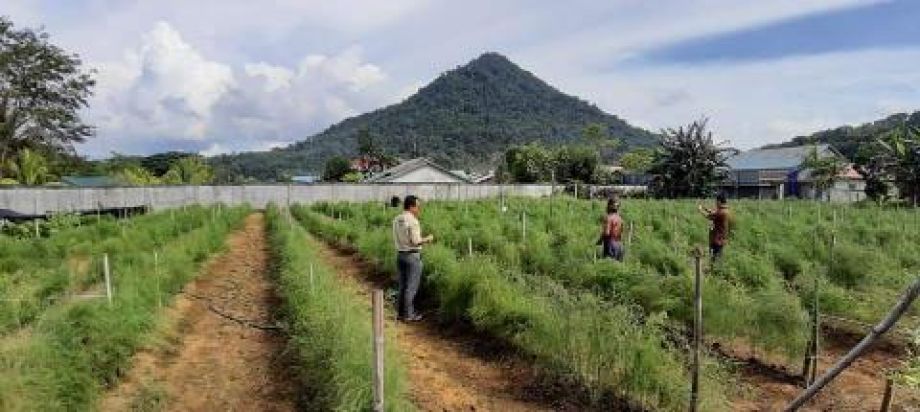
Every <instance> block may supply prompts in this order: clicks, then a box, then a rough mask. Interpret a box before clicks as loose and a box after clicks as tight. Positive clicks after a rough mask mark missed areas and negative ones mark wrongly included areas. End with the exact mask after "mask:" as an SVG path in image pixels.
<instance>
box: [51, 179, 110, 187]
mask: <svg viewBox="0 0 920 412" xmlns="http://www.w3.org/2000/svg"><path fill="white" fill-rule="evenodd" d="M61 182H63V183H64V184H66V185H68V186H76V187H114V186H120V185H121V182H119V181H118V180H117V179H115V178H112V177H110V176H63V177H61Z"/></svg>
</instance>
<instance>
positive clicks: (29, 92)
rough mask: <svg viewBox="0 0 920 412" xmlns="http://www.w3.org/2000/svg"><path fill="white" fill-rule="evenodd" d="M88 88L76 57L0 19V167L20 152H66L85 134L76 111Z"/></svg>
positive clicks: (88, 128)
mask: <svg viewBox="0 0 920 412" xmlns="http://www.w3.org/2000/svg"><path fill="white" fill-rule="evenodd" d="M94 85H95V81H94V80H93V77H92V73H90V72H88V71H85V70H83V68H82V61H81V60H80V58H79V57H78V56H77V55H76V54H72V53H68V52H66V51H65V50H63V49H62V48H60V47H58V46H56V45H54V44H52V43H51V42H50V40H49V36H48V34H47V33H45V32H43V31H41V30H33V29H29V28H25V29H17V28H15V27H14V25H13V22H12V21H11V20H9V19H8V18H6V17H2V16H0V166H2V165H5V164H8V161H9V158H10V157H11V156H13V155H14V154H15V153H23V152H21V151H22V150H23V149H33V150H34V149H45V150H50V151H54V152H67V153H70V152H72V151H73V144H74V143H79V142H83V141H84V140H85V139H86V138H87V137H89V136H91V135H92V134H93V128H92V126H90V125H88V124H86V123H84V122H83V120H82V119H81V118H80V113H79V112H80V110H81V109H83V108H85V107H86V106H87V101H88V98H89V97H90V95H91V94H92V89H93V86H94ZM2 173H3V168H2V167H0V177H2Z"/></svg>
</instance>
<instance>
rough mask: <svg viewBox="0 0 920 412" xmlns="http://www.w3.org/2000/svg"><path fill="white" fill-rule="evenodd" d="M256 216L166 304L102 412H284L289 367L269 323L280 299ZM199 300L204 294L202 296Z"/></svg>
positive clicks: (292, 405)
mask: <svg viewBox="0 0 920 412" xmlns="http://www.w3.org/2000/svg"><path fill="white" fill-rule="evenodd" d="M268 260H269V254H268V245H267V242H266V237H265V224H264V221H263V216H262V215H261V214H253V215H251V216H249V217H247V219H246V222H245V226H244V228H243V229H242V230H240V231H238V232H235V233H233V234H231V235H230V236H229V238H228V239H227V251H226V252H225V253H223V254H221V255H219V256H217V257H215V258H213V259H212V260H211V261H210V262H209V263H208V264H207V265H206V266H205V267H204V269H203V270H202V273H201V275H200V276H199V277H198V278H197V279H196V280H195V281H193V282H192V283H191V284H189V285H188V286H187V287H186V288H185V290H184V291H183V293H182V294H180V295H179V296H178V297H177V298H176V301H175V303H174V304H173V305H172V306H171V307H169V308H167V309H166V310H165V311H166V316H165V319H166V321H165V323H164V324H163V325H161V328H160V330H159V331H158V333H157V339H156V340H155V341H154V342H153V343H152V344H151V345H148V346H149V347H148V348H146V349H145V350H142V351H140V352H138V354H137V355H136V356H135V359H134V361H133V367H132V370H131V371H130V372H129V373H128V375H127V376H126V377H125V378H124V379H122V382H121V383H120V384H119V386H118V387H117V388H115V389H113V390H112V391H111V392H110V393H109V394H108V395H107V396H106V398H105V399H104V400H103V401H102V403H101V409H102V410H104V411H108V410H111V411H121V410H138V409H142V410H168V411H204V410H220V411H291V410H295V409H296V407H297V402H296V386H295V384H294V382H295V380H294V376H293V375H292V374H293V368H290V367H289V365H288V364H287V361H286V359H287V357H286V356H285V353H284V348H285V338H284V336H283V335H282V334H281V333H279V331H277V330H273V329H271V328H268V329H260V328H254V327H249V326H247V325H246V324H244V323H242V322H238V321H236V320H234V319H229V318H228V317H226V316H220V315H218V314H217V313H215V311H214V310H213V309H214V308H217V309H218V311H220V312H222V313H226V314H232V317H234V318H239V319H246V320H248V321H249V322H252V323H253V324H258V325H274V324H276V322H275V319H274V317H275V313H276V308H277V306H278V304H279V301H278V298H277V296H276V294H275V292H274V289H273V282H272V281H271V278H270V274H269V266H268V263H269V262H268ZM201 297H205V299H202V298H201Z"/></svg>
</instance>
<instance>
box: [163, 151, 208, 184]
mask: <svg viewBox="0 0 920 412" xmlns="http://www.w3.org/2000/svg"><path fill="white" fill-rule="evenodd" d="M213 180H214V170H213V169H212V168H211V166H210V165H208V164H207V163H206V162H205V161H204V159H203V158H202V157H200V156H188V157H183V158H181V159H179V160H176V161H175V162H173V163H172V165H170V166H169V170H167V171H166V174H165V175H163V178H162V181H163V183H165V184H170V185H180V184H184V185H204V184H209V183H211V182H212V181H213Z"/></svg>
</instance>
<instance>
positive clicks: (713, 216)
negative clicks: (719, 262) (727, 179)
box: [697, 193, 732, 260]
mask: <svg viewBox="0 0 920 412" xmlns="http://www.w3.org/2000/svg"><path fill="white" fill-rule="evenodd" d="M697 208H699V210H700V213H702V214H703V216H706V218H707V219H709V220H710V221H712V226H711V227H710V228H709V252H710V253H711V254H712V260H716V259H718V258H719V257H720V256H722V248H724V247H725V244H726V243H727V242H728V233H729V231H730V230H731V221H732V217H731V214H730V213H729V212H728V200H727V199H726V198H725V194H724V193H719V194H718V195H716V209H715V210H710V209H707V208H705V207H703V205H700V204H698V205H697Z"/></svg>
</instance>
